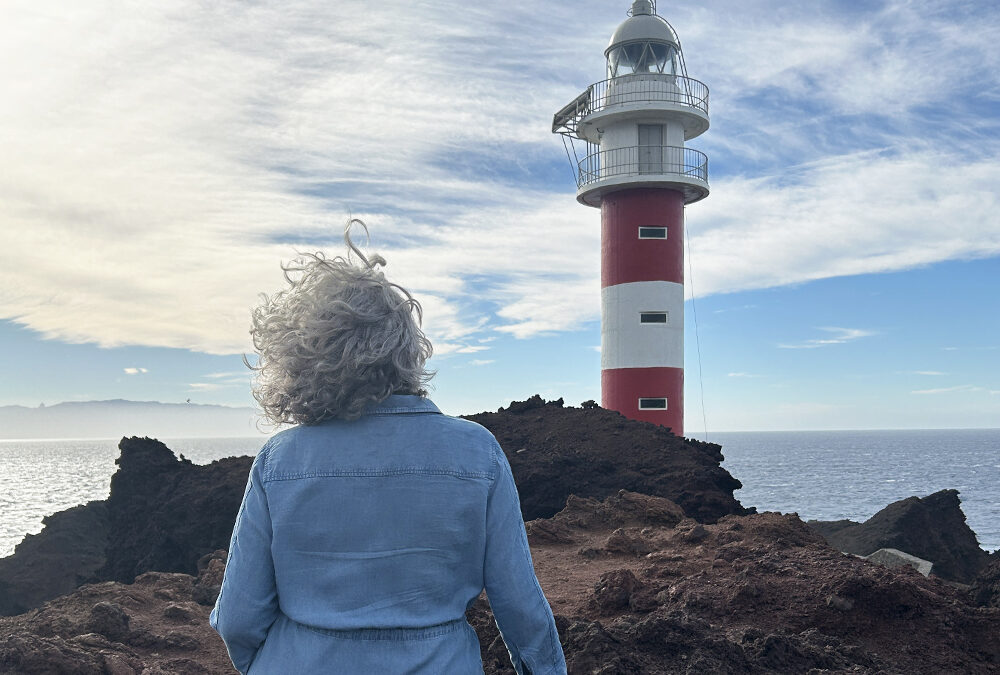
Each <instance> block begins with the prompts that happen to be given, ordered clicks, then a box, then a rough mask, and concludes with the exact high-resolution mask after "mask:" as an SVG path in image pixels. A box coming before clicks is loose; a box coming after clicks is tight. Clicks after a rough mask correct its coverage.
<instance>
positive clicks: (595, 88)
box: [587, 73, 708, 115]
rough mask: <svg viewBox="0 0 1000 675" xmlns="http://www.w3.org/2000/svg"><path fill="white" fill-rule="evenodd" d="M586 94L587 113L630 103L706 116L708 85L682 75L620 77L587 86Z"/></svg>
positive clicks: (648, 74) (633, 75) (646, 74)
mask: <svg viewBox="0 0 1000 675" xmlns="http://www.w3.org/2000/svg"><path fill="white" fill-rule="evenodd" d="M589 92H590V109H589V110H588V111H587V114H593V113H595V112H598V111H600V110H604V109H605V108H608V107H611V106H616V105H627V104H630V103H676V104H677V105H681V106H686V107H690V108H695V109H697V110H700V111H701V112H703V113H705V114H706V115H707V114H708V85H706V84H705V83H704V82H700V81H698V80H695V79H693V78H690V77H683V76H681V75H667V74H660V73H635V74H632V75H622V76H619V77H613V78H611V79H608V80H601V81H600V82H595V83H594V84H592V85H590V88H589Z"/></svg>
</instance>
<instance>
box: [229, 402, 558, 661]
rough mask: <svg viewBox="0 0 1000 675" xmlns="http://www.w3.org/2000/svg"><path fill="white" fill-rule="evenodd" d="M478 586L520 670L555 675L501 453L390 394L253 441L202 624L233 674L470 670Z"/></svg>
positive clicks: (428, 407)
mask: <svg viewBox="0 0 1000 675" xmlns="http://www.w3.org/2000/svg"><path fill="white" fill-rule="evenodd" d="M484 588H485V589H486V593H487V595H488V596H489V599H490V605H491V606H492V608H493V613H494V616H495V617H496V621H497V625H498V626H499V628H500V632H501V634H502V635H503V639H504V642H506V644H507V648H508V650H509V651H510V656H511V661H512V663H513V664H514V668H515V670H516V671H517V672H518V673H519V675H528V674H529V673H530V674H531V675H543V674H546V673H565V672H566V664H565V661H564V659H563V653H562V648H561V647H560V645H559V637H558V635H557V633H556V627H555V622H554V621H553V619H552V611H551V610H550V609H549V605H548V602H547V601H546V600H545V596H544V595H543V594H542V591H541V588H540V587H539V585H538V581H537V580H536V578H535V572H534V569H533V567H532V564H531V553H530V552H529V550H528V541H527V538H526V536H525V532H524V524H523V522H522V520H521V511H520V505H519V503H518V497H517V490H516V488H515V486H514V479H513V476H512V475H511V471H510V466H509V464H508V463H507V459H506V457H504V454H503V451H501V449H500V446H499V445H498V444H497V442H496V440H495V439H494V438H493V436H492V434H490V433H489V431H487V430H486V429H484V428H483V427H481V426H479V425H478V424H475V423H473V422H469V421H467V420H462V419H458V418H454V417H449V416H446V415H442V414H441V412H440V411H439V410H438V409H437V407H436V406H435V405H434V404H433V403H432V402H430V401H429V400H427V399H426V398H422V397H418V396H391V397H389V398H388V399H386V400H385V401H383V402H382V403H380V404H378V405H375V406H371V407H369V409H368V410H367V412H366V413H365V415H363V416H362V417H361V418H360V419H358V420H355V421H350V422H347V421H342V420H331V421H328V422H324V423H321V424H318V425H314V426H299V427H295V428H292V429H289V430H287V431H283V432H281V433H279V434H276V435H275V436H274V437H273V438H271V439H270V440H269V441H268V442H267V444H266V445H265V446H264V448H263V449H262V450H261V451H260V453H259V454H258V455H257V457H256V459H255V460H254V462H253V466H252V468H251V470H250V479H249V481H248V482H247V488H246V494H245V495H244V498H243V505H242V506H241V507H240V512H239V515H238V516H237V518H236V527H235V528H234V530H233V537H232V542H231V544H230V548H229V559H228V562H227V565H226V573H225V578H224V579H223V582H222V591H221V593H220V594H219V599H218V602H217V603H216V605H215V609H214V610H213V611H212V615H211V624H212V627H213V628H215V629H216V630H217V631H218V632H219V634H220V635H221V636H222V639H223V640H224V641H225V643H226V647H227V648H228V649H229V655H230V657H231V658H232V660H233V664H234V665H235V666H236V668H237V669H238V670H239V671H240V672H241V673H252V674H254V675H257V674H264V673H345V674H348V675H350V674H352V673H358V674H365V675H368V674H370V673H379V674H382V673H384V674H386V675H391V674H393V673H428V674H434V675H438V674H443V673H447V674H449V675H450V674H452V673H454V674H458V675H464V674H465V673H482V662H481V660H480V652H479V642H478V639H477V637H476V633H475V631H473V630H472V627H471V626H469V624H468V623H467V622H466V621H465V618H464V614H465V610H466V609H467V608H468V607H469V605H471V604H472V603H473V602H474V601H475V599H476V598H477V597H478V596H479V594H480V593H481V592H482V590H483V589H484Z"/></svg>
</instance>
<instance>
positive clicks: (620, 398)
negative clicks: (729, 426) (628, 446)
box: [552, 0, 708, 435]
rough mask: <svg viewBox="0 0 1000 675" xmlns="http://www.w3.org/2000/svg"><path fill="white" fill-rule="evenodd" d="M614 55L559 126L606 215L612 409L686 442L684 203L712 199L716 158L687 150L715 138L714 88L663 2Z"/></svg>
mask: <svg viewBox="0 0 1000 675" xmlns="http://www.w3.org/2000/svg"><path fill="white" fill-rule="evenodd" d="M604 54H605V57H606V58H607V79H605V80H602V81H600V82H596V83H594V84H592V85H590V86H589V87H587V90H586V91H584V92H583V93H582V94H580V95H579V96H577V97H576V98H575V99H574V100H573V101H571V102H570V103H569V104H568V105H566V106H565V107H564V108H563V109H562V110H560V111H559V112H557V113H556V114H555V117H554V118H553V121H552V131H553V132H554V133H558V134H562V137H563V140H564V142H566V143H567V152H569V151H572V159H571V161H572V162H573V165H574V166H573V168H574V171H575V173H576V180H577V196H576V198H577V200H578V201H579V202H580V203H582V204H585V205H587V206H594V207H599V208H600V209H601V405H602V406H603V407H605V408H610V409H612V410H617V411H619V412H621V413H622V414H623V415H625V416H626V417H630V418H632V419H638V420H645V421H648V422H654V423H656V424H661V425H663V426H667V427H670V428H671V429H672V430H673V432H674V433H675V434H677V435H683V433H684V206H685V205H686V204H690V203H692V202H696V201H698V200H701V199H704V198H705V197H706V196H708V158H707V157H706V156H705V155H704V154H703V153H701V152H699V151H697V150H694V149H692V148H687V147H685V146H684V143H685V141H687V140H690V139H692V138H695V137H697V136H700V135H701V134H703V133H704V132H705V131H706V130H708V87H706V86H705V85H704V84H703V83H702V82H699V81H698V80H695V79H692V78H690V77H688V75H687V68H686V66H685V64H684V54H683V52H682V50H681V43H680V40H679V39H678V38H677V33H675V32H674V29H673V28H672V27H671V26H670V24H668V23H667V22H666V21H665V20H664V19H663V18H662V17H660V16H659V15H657V13H656V4H655V2H652V1H651V0H634V2H633V3H632V8H631V10H629V18H628V19H626V20H625V21H624V22H623V23H622V24H621V25H620V26H618V29H617V30H616V31H615V32H614V34H613V35H612V36H611V43H610V44H609V45H608V48H607V49H606V50H605V52H604ZM581 142H582V145H581ZM578 146H580V147H582V149H583V152H582V153H578V149H579V147H578Z"/></svg>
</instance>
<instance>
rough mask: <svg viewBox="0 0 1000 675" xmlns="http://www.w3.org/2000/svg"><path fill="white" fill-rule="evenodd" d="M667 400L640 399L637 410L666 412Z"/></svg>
mask: <svg viewBox="0 0 1000 675" xmlns="http://www.w3.org/2000/svg"><path fill="white" fill-rule="evenodd" d="M666 409H667V399H665V398H640V399H639V410H666Z"/></svg>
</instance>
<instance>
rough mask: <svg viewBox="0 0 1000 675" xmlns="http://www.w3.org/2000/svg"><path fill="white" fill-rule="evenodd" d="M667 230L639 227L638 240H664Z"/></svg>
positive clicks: (663, 228)
mask: <svg viewBox="0 0 1000 675" xmlns="http://www.w3.org/2000/svg"><path fill="white" fill-rule="evenodd" d="M666 238H667V228H665V227H640V228H639V239H666Z"/></svg>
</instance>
